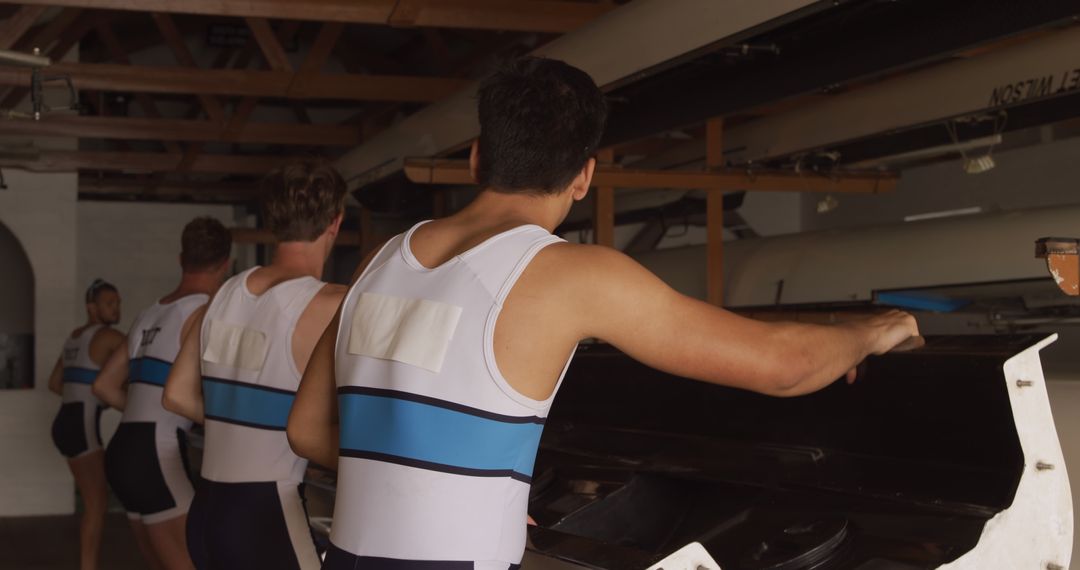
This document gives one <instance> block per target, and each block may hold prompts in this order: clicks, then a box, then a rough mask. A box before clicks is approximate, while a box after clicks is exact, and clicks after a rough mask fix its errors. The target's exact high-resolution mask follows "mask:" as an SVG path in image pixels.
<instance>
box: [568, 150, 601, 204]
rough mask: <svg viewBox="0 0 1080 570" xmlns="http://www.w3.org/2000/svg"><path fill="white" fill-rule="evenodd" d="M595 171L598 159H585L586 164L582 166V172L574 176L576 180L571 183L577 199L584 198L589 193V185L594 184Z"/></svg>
mask: <svg viewBox="0 0 1080 570" xmlns="http://www.w3.org/2000/svg"><path fill="white" fill-rule="evenodd" d="M595 173H596V159H595V158H590V159H589V160H587V161H585V166H583V167H581V172H579V173H578V175H577V176H576V177H574V181H573V182H571V183H570V187H571V191H572V192H573V193H574V194H573V196H574V200H575V201H581V200H584V199H585V196H587V195H588V194H589V187H590V186H592V179H593V174H595Z"/></svg>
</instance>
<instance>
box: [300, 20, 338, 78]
mask: <svg viewBox="0 0 1080 570" xmlns="http://www.w3.org/2000/svg"><path fill="white" fill-rule="evenodd" d="M343 31H345V24H343V23H341V22H327V23H325V24H323V25H322V27H321V28H319V35H317V36H315V41H314V42H312V44H311V49H310V50H308V54H307V57H305V58H304V62H303V63H302V64H300V71H299V72H298V73H299V74H300V75H303V76H307V75H319V74H320V73H321V72H322V68H323V66H324V65H326V60H328V59H330V54H332V53H334V46H335V45H337V41H338V38H340V37H341V32H343Z"/></svg>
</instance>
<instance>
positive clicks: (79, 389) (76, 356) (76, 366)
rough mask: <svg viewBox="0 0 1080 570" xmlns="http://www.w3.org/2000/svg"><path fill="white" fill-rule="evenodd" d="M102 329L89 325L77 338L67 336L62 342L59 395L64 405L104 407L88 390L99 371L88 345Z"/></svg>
mask: <svg viewBox="0 0 1080 570" xmlns="http://www.w3.org/2000/svg"><path fill="white" fill-rule="evenodd" d="M104 327H105V325H90V326H88V327H86V328H85V329H83V331H82V332H81V333H79V336H78V337H77V338H71V337H70V336H69V337H68V338H67V340H65V341H64V352H63V353H62V354H61V356H60V360H61V363H62V366H63V376H62V378H63V380H64V384H63V387H62V388H61V390H60V395H61V400H62V401H63V402H64V403H65V404H66V403H69V402H84V403H86V404H88V405H91V406H104V405H105V404H104V403H103V402H102V401H101V400H99V399H98V398H97V396H95V395H94V392H93V391H92V390H91V389H90V387H91V386H92V385H93V384H94V380H95V379H97V375H98V372H100V371H101V366H99V365H98V363H96V362H94V361H93V360H91V359H90V343H91V342H93V340H94V335H96V334H97V333H98V331H100V330H101V329H102V328H104Z"/></svg>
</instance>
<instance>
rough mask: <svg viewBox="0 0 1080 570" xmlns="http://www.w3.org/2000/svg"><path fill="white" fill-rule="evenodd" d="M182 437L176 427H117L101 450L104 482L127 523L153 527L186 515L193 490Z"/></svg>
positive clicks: (135, 424)
mask: <svg viewBox="0 0 1080 570" xmlns="http://www.w3.org/2000/svg"><path fill="white" fill-rule="evenodd" d="M185 441H186V436H185V434H184V432H183V430H181V429H179V428H177V427H176V426H175V425H169V424H168V423H161V422H121V423H120V426H119V427H117V428H116V433H115V434H114V435H113V437H112V439H111V440H109V447H108V448H107V449H106V450H105V476H106V478H107V479H108V481H109V486H110V487H112V490H113V492H114V493H116V497H117V498H118V499H120V503H121V504H122V505H124V509H125V510H126V511H127V512H128V518H130V519H133V520H140V521H142V522H144V523H146V524H156V523H159V522H163V521H167V520H169V519H172V518H175V517H178V516H180V515H183V514H185V513H187V512H188V508H189V507H190V506H191V499H192V497H193V496H194V495H195V489H194V487H192V484H191V476H190V475H189V472H188V468H187V456H186V453H185V447H186V445H185Z"/></svg>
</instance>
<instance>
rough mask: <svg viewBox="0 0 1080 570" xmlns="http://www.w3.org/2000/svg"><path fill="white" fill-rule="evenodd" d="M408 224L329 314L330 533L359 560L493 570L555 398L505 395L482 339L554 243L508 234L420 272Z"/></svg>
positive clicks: (514, 527) (515, 530)
mask: <svg viewBox="0 0 1080 570" xmlns="http://www.w3.org/2000/svg"><path fill="white" fill-rule="evenodd" d="M419 225H420V224H418V225H417V226H414V227H413V228H412V229H411V230H409V231H408V232H407V233H405V234H403V235H399V236H397V237H395V238H394V239H392V240H390V242H388V243H387V245H386V246H385V247H384V248H383V250H382V251H380V252H379V254H378V255H377V256H376V257H375V258H374V259H373V260H372V262H371V265H370V266H369V268H368V269H367V270H366V271H365V272H364V274H363V275H362V276H361V278H360V279H359V280H358V281H357V283H356V284H355V285H354V286H353V287H352V288H351V290H350V291H349V293H348V296H347V297H346V299H345V303H344V306H343V308H342V317H341V324H340V328H339V330H338V340H337V347H336V376H337V386H338V409H339V415H340V429H341V433H340V435H341V439H340V456H341V458H340V461H339V465H338V483H337V501H336V505H335V509H334V523H333V529H332V531H331V537H330V538H331V542H332V543H333V545H334V546H335V547H337V548H339V549H341V550H344V551H346V552H348V553H351V554H353V555H355V556H357V557H360V558H361V559H362V558H364V557H379V558H390V559H395V560H400V561H403V562H402V563H403V564H407V563H408V562H404V561H420V560H424V561H471V562H473V563H474V565H475V567H476V568H496V567H497V568H503V569H505V568H507V567H509V566H511V565H515V564H518V563H519V562H520V561H521V557H522V554H523V552H524V549H525V532H526V526H525V520H526V507H527V502H528V495H529V486H530V484H531V481H532V469H533V461H534V460H535V457H536V451H537V446H538V444H539V441H540V435H541V433H542V431H543V427H544V421H545V418H546V417H547V414H548V409H549V408H550V406H551V401H552V399H553V398H554V394H552V396H551V398H548V399H546V400H543V401H540V400H533V399H531V398H528V397H526V396H524V395H522V394H520V393H519V392H517V391H516V390H514V388H513V387H511V386H510V384H509V383H508V382H507V381H506V379H504V378H503V376H502V374H501V373H500V372H499V369H498V367H497V366H496V364H495V351H494V345H493V342H492V339H493V336H494V330H495V322H496V320H497V319H498V317H499V312H500V310H501V309H502V304H503V301H504V300H505V299H506V297H507V295H508V294H509V293H510V290H511V288H512V287H513V286H514V284H515V283H516V282H517V279H518V277H519V276H520V275H521V273H522V272H523V271H524V270H525V267H526V266H527V265H528V264H529V262H530V261H531V260H532V259H533V257H534V256H535V255H536V254H537V253H538V252H539V251H540V250H541V249H543V248H544V247H547V246H548V245H551V244H555V243H561V242H562V241H563V240H562V239H560V238H559V237H556V236H553V235H551V233H549V232H548V231H547V230H545V229H543V228H541V227H539V226H535V225H526V226H520V227H518V228H515V229H512V230H509V231H506V232H503V233H501V234H498V235H495V236H493V237H491V238H490V239H488V240H486V241H484V242H483V243H481V244H480V245H478V246H476V247H474V248H472V249H470V250H468V251H466V252H464V253H462V254H460V255H458V256H456V257H454V258H452V259H451V260H449V261H447V262H446V263H444V264H442V265H440V266H439V267H436V268H427V267H424V266H423V265H421V264H420V263H419V261H418V260H417V259H416V257H415V256H414V255H413V253H412V250H411V249H410V245H409V243H410V238H411V236H412V235H413V232H415V230H416V228H417V227H419ZM570 356H572V355H567V357H568V360H567V364H569V357H570ZM559 381H560V382H561V378H560V379H559Z"/></svg>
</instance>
